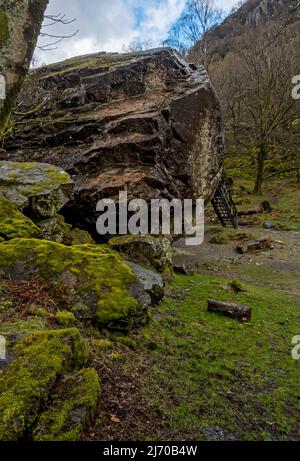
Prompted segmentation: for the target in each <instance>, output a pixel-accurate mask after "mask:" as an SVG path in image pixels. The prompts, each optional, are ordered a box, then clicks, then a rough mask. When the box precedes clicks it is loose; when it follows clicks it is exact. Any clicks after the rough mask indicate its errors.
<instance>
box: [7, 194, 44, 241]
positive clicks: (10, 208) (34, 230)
mask: <svg viewBox="0 0 300 461" xmlns="http://www.w3.org/2000/svg"><path fill="white" fill-rule="evenodd" d="M40 234H41V231H40V229H39V228H38V227H37V226H36V225H35V224H34V223H33V222H32V221H31V219H29V218H27V217H26V216H24V215H23V214H22V213H21V212H20V211H19V210H18V208H17V207H16V206H15V205H14V204H13V203H11V202H10V201H9V200H7V199H6V198H4V197H1V195H0V236H1V237H2V238H3V240H10V239H13V238H18V237H20V238H22V237H38V236H39V235H40Z"/></svg>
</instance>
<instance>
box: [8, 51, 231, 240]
mask: <svg viewBox="0 0 300 461" xmlns="http://www.w3.org/2000/svg"><path fill="white" fill-rule="evenodd" d="M30 82H34V89H33V88H30V84H31V83H30ZM19 108H20V109H19V110H20V111H22V112H23V113H24V115H23V116H22V115H20V114H19V115H18V116H17V118H16V123H15V127H14V134H13V136H12V137H10V138H8V139H7V140H6V143H5V149H6V153H5V154H2V158H3V159H6V160H7V159H12V160H21V161H28V160H37V161H41V160H42V161H46V162H48V163H50V164H55V165H58V166H60V167H62V168H64V169H65V170H66V171H67V172H68V173H70V174H71V175H72V179H73V180H74V182H75V197H74V200H73V201H71V202H69V204H68V205H67V209H65V210H64V212H65V214H67V215H68V218H71V219H72V220H75V221H76V224H77V223H81V224H84V225H85V226H88V229H89V228H91V229H92V230H93V231H94V230H95V221H96V212H95V210H96V203H97V202H98V200H99V199H101V198H106V197H113V198H117V196H118V192H119V190H124V189H126V190H127V191H128V196H129V199H130V198H132V197H139V198H144V199H147V200H150V199H153V198H159V197H165V198H173V197H178V198H185V197H187V198H193V197H198V198H199V197H203V198H206V199H208V198H209V197H210V194H211V193H212V191H213V190H214V187H215V184H216V182H217V181H218V176H219V175H220V173H221V170H222V157H223V133H222V123H221V115H220V107H219V102H218V99H217V97H216V95H215V92H214V89H213V87H212V85H211V83H210V81H209V78H208V75H207V73H206V71H205V70H204V68H202V67H199V68H198V67H196V66H194V65H189V64H187V63H186V62H185V61H183V60H182V59H181V58H180V57H179V55H177V54H176V53H175V52H174V51H172V50H171V49H158V50H152V51H148V52H140V53H133V54H105V53H98V54H94V55H88V56H82V57H78V58H72V59H70V60H67V61H64V62H62V63H58V64H53V65H50V66H47V67H43V68H41V69H38V70H37V71H34V72H33V73H31V76H30V78H28V81H27V85H26V86H25V88H24V91H23V93H22V95H21V97H20V99H19ZM26 114H27V115H26Z"/></svg>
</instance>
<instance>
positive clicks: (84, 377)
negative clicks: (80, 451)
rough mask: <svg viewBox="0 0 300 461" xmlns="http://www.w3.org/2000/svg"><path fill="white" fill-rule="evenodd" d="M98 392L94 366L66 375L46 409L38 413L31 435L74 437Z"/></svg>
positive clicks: (38, 437)
mask: <svg viewBox="0 0 300 461" xmlns="http://www.w3.org/2000/svg"><path fill="white" fill-rule="evenodd" d="M99 396H100V382H99V378H98V374H97V372H96V370H94V369H92V368H87V369H83V370H80V371H78V372H76V373H73V374H70V375H68V376H65V377H64V378H63V379H62V380H61V381H60V382H59V384H58V386H57V387H56V389H55V390H54V392H53V393H52V398H51V402H50V406H49V409H48V410H46V411H45V412H44V413H42V414H41V416H40V418H39V420H38V425H37V428H36V429H35V431H34V434H33V438H34V440H37V441H51V442H53V441H76V440H79V438H80V435H81V433H82V431H83V430H84V428H85V426H86V425H87V423H88V422H89V421H90V419H91V416H92V415H93V413H94V411H95V409H96V406H97V402H98V399H99Z"/></svg>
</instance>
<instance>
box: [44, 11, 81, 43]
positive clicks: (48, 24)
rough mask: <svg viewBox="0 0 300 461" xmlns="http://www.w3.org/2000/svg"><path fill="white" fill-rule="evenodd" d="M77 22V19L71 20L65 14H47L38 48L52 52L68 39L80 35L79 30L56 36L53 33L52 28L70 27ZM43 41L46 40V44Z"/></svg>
mask: <svg viewBox="0 0 300 461" xmlns="http://www.w3.org/2000/svg"><path fill="white" fill-rule="evenodd" d="M75 21H76V18H72V19H69V18H67V17H66V15H65V14H63V13H58V14H51V15H49V14H46V15H45V18H44V22H43V24H42V28H41V33H40V37H39V41H38V44H37V48H38V49H39V50H41V51H52V50H56V49H57V45H59V44H60V43H61V42H63V41H64V40H66V39H68V38H72V37H75V35H77V34H78V32H79V29H77V30H75V31H73V32H71V33H70V34H64V33H58V34H54V33H51V28H52V27H55V26H56V27H57V26H68V25H70V24H73V23H74V22H75ZM43 39H45V40H46V41H45V43H43Z"/></svg>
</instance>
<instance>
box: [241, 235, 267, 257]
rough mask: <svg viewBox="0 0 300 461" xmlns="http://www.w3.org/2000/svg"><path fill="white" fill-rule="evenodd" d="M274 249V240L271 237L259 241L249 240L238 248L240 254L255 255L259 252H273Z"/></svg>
mask: <svg viewBox="0 0 300 461" xmlns="http://www.w3.org/2000/svg"><path fill="white" fill-rule="evenodd" d="M273 248H274V244H273V240H272V239H271V238H270V237H262V238H260V239H258V240H249V241H248V242H244V243H242V244H241V245H238V246H237V247H236V249H237V251H238V252H239V253H242V254H244V253H253V252H256V251H259V250H268V249H270V250H272V249H273Z"/></svg>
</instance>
